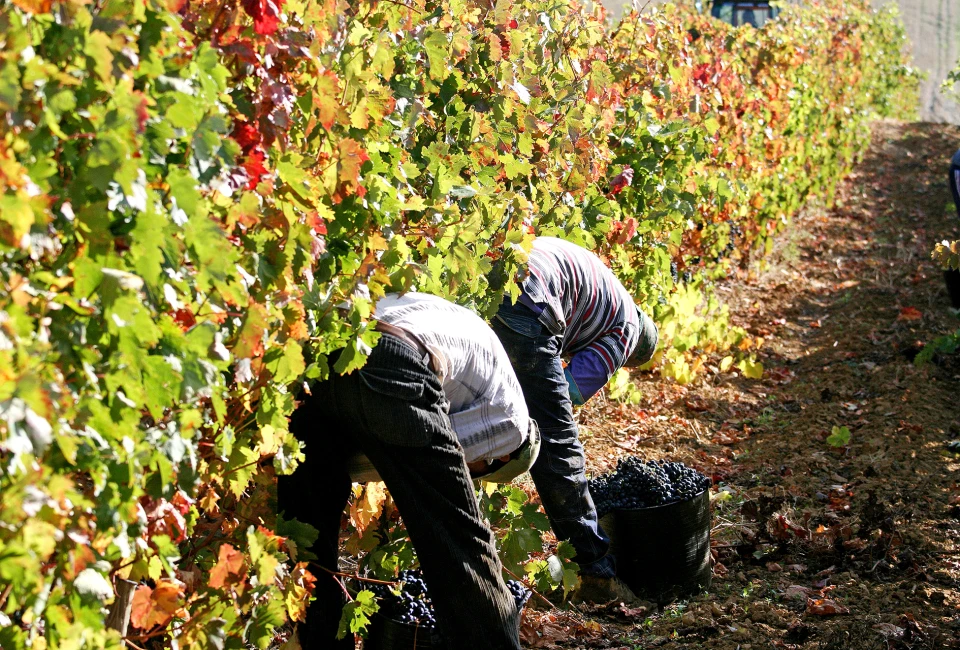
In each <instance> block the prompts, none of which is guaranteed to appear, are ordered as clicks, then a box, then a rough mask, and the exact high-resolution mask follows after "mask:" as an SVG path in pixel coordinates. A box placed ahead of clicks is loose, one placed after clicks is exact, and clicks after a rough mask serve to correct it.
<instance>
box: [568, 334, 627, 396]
mask: <svg viewBox="0 0 960 650" xmlns="http://www.w3.org/2000/svg"><path fill="white" fill-rule="evenodd" d="M622 365H623V359H621V360H620V362H619V363H617V365H616V367H613V364H612V363H608V362H607V361H606V360H604V359H603V357H602V356H601V354H599V353H598V352H597V350H596V349H595V348H594V346H592V345H591V346H590V347H588V348H586V349H585V350H581V351H580V352H577V353H576V354H575V355H573V358H571V359H570V363H569V364H568V365H567V371H568V372H569V373H570V377H571V378H572V379H573V381H574V382H575V385H576V388H577V390H578V391H579V393H580V395H579V396H580V399H581V400H582V401H581V402H580V404H585V403H586V402H587V400H589V399H590V398H591V397H593V396H594V395H596V394H597V392H598V391H599V390H600V389H601V388H603V387H604V386H606V384H607V382H608V381H610V377H612V376H613V373H614V372H616V371H617V369H618V368H620V366H622ZM568 383H569V382H568ZM573 397H574V395H572V394H571V399H573Z"/></svg>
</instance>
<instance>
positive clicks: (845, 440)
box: [827, 426, 851, 447]
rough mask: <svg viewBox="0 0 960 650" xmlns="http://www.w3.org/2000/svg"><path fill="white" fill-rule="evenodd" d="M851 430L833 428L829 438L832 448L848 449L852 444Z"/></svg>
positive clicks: (828, 441) (841, 427)
mask: <svg viewBox="0 0 960 650" xmlns="http://www.w3.org/2000/svg"><path fill="white" fill-rule="evenodd" d="M850 437H851V433H850V429H849V428H847V427H846V426H840V427H837V426H835V427H833V428H832V429H830V435H829V436H827V444H828V445H830V446H831V447H846V446H847V445H849V444H850Z"/></svg>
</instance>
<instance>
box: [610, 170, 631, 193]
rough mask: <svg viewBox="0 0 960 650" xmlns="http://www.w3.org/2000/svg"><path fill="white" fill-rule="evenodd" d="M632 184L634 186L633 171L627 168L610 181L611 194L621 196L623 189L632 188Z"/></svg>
mask: <svg viewBox="0 0 960 650" xmlns="http://www.w3.org/2000/svg"><path fill="white" fill-rule="evenodd" d="M631 184H633V169H632V168H630V167H627V168H625V169H624V170H623V171H622V172H620V173H619V174H617V175H616V176H614V177H613V178H612V179H611V180H610V194H611V195H614V194H619V193H620V192H622V191H623V188H625V187H630V185H631Z"/></svg>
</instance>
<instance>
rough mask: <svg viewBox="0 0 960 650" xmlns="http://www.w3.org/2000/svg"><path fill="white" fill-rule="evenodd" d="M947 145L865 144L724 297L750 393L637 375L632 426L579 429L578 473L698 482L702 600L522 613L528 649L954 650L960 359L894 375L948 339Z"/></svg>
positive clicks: (883, 139) (714, 383) (595, 419)
mask: <svg viewBox="0 0 960 650" xmlns="http://www.w3.org/2000/svg"><path fill="white" fill-rule="evenodd" d="M958 145H960V129H958V128H955V127H947V128H944V127H943V126H942V125H933V124H901V123H893V122H889V123H880V124H878V125H876V129H875V134H874V138H873V144H872V146H871V148H870V150H869V153H868V154H867V156H866V159H865V160H864V162H863V163H862V164H861V165H859V166H858V167H857V169H856V171H855V173H854V174H853V175H852V176H851V177H850V178H849V179H848V180H847V181H846V182H845V183H844V184H843V186H842V188H841V191H840V192H839V195H838V201H837V204H836V205H835V206H834V207H833V208H831V209H824V208H819V209H816V208H812V209H809V210H807V211H806V212H805V213H804V214H803V215H801V216H800V217H799V218H798V219H797V220H796V221H795V222H794V223H793V224H792V225H791V227H790V229H789V230H788V232H786V233H784V235H783V236H782V237H781V240H780V245H779V249H778V250H777V251H776V253H775V254H774V256H773V257H772V258H771V259H770V260H769V261H768V262H769V265H768V267H767V268H766V269H765V270H762V271H760V272H751V273H744V274H743V275H742V277H739V278H736V279H732V280H730V281H729V282H728V283H726V284H725V285H724V286H723V287H722V294H723V295H724V296H726V299H727V301H728V302H729V303H730V304H731V311H732V312H733V313H734V314H735V315H736V318H737V319H738V321H739V322H738V324H739V325H741V326H743V327H744V328H746V329H747V330H748V331H750V332H751V333H752V334H753V335H755V336H763V337H764V338H765V341H766V342H765V344H764V346H763V348H762V353H761V355H760V360H762V361H763V363H764V366H765V369H766V370H765V373H764V376H763V378H762V379H761V380H759V381H754V380H748V379H745V378H743V377H739V376H737V374H736V373H721V372H710V373H707V375H706V376H705V377H704V378H702V379H701V380H698V382H697V383H695V384H692V385H689V386H686V387H683V386H679V385H676V384H672V383H666V382H664V381H663V380H661V379H660V378H659V377H655V376H645V377H643V378H641V379H639V380H638V381H637V384H638V386H639V387H640V389H641V390H642V391H643V392H644V395H645V398H644V400H643V402H642V403H641V404H640V405H639V406H638V407H635V406H625V405H621V404H617V403H615V402H612V401H609V400H603V399H595V400H594V402H596V403H592V404H591V405H589V406H588V407H585V408H584V409H583V410H582V411H581V414H580V418H581V422H582V424H583V426H584V428H585V430H586V433H587V436H586V439H585V445H586V448H587V455H588V464H589V468H590V471H591V472H594V473H596V472H600V471H603V470H605V469H608V468H609V467H610V466H611V465H612V464H613V463H614V462H615V459H616V458H618V457H620V456H623V455H626V454H630V453H637V454H640V455H644V456H647V457H653V458H671V459H678V460H683V461H684V462H686V463H688V464H691V465H693V466H696V467H697V468H699V469H701V470H702V471H705V472H706V473H709V474H712V475H713V477H714V479H715V481H716V488H715V489H717V490H719V492H720V493H723V495H724V496H723V497H722V498H719V499H717V498H716V497H715V500H714V515H713V517H714V519H713V540H712V544H713V545H714V549H713V552H714V555H715V559H716V560H717V564H716V565H715V567H714V580H713V585H712V587H711V589H710V591H709V593H706V594H703V595H701V596H697V597H695V598H692V599H690V600H688V601H684V602H677V603H674V604H673V605H671V606H669V607H667V608H666V609H665V610H662V611H657V610H656V608H648V609H644V608H638V609H635V610H632V611H624V610H623V609H617V608H610V607H608V608H605V609H604V608H601V609H594V610H589V609H580V610H577V609H570V610H567V611H557V610H554V611H553V612H543V611H528V612H527V613H526V615H525V621H526V624H525V626H524V639H525V642H526V643H527V644H528V645H529V646H530V647H564V648H573V647H612V648H621V647H622V648H631V649H633V648H651V647H658V648H681V647H691V648H721V649H724V650H727V649H729V650H738V649H739V650H750V649H751V648H754V649H758V648H798V649H800V648H802V649H805V650H806V649H813V648H821V649H827V648H829V649H840V648H851V649H861V648H862V649H874V648H875V649H877V650H880V649H904V650H905V649H908V648H918V649H919V648H960V609H958V608H960V456H958V455H956V454H952V453H950V452H949V451H948V450H947V446H946V443H947V442H948V441H949V440H951V439H954V438H957V437H958V435H960V426H958V425H960V420H958V415H960V406H958V404H960V357H958V355H953V356H949V357H944V358H937V359H935V362H934V363H932V364H929V365H927V366H925V367H921V368H917V367H915V366H914V364H913V363H912V362H911V361H912V359H913V357H914V356H915V355H916V353H917V351H918V350H919V349H920V347H921V346H922V345H923V343H925V342H928V341H930V340H932V339H934V338H936V337H937V336H941V335H944V334H947V333H949V332H952V331H955V330H956V329H957V328H958V327H960V320H958V318H957V317H955V316H953V315H951V314H950V312H949V311H948V309H947V307H948V305H949V303H948V300H947V297H946V292H945V290H944V288H943V280H942V276H941V272H940V271H939V270H938V269H937V268H936V267H935V266H934V264H933V263H932V262H931V260H930V254H929V253H930V250H931V248H932V247H933V244H934V243H935V242H936V241H939V240H941V239H944V238H946V237H950V238H952V239H956V238H958V237H960V227H958V226H960V222H958V221H957V218H956V214H955V212H954V210H953V206H952V202H951V201H950V195H949V191H948V188H947V185H946V166H947V164H948V160H949V158H950V155H951V154H952V153H953V152H954V151H955V150H956V148H957V146H958ZM834 426H847V427H848V428H849V429H850V431H851V432H852V437H851V440H850V443H849V445H848V446H847V447H846V448H845V449H835V448H833V447H831V446H830V445H828V444H827V443H826V442H825V438H826V436H827V435H828V434H829V433H830V431H831V429H832V427H834ZM829 612H848V613H840V614H830V613H829Z"/></svg>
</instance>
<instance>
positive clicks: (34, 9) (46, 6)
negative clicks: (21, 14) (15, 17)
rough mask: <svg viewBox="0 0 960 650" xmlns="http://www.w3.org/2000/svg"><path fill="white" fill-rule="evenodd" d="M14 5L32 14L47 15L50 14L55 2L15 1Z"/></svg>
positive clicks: (40, 0) (44, 0) (46, 0)
mask: <svg viewBox="0 0 960 650" xmlns="http://www.w3.org/2000/svg"><path fill="white" fill-rule="evenodd" d="M13 4H15V5H17V6H18V7H20V8H21V9H23V10H24V11H29V12H30V13H32V14H45V13H49V12H50V7H51V6H52V5H53V0H13Z"/></svg>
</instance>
